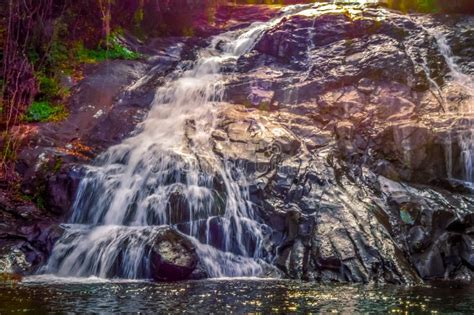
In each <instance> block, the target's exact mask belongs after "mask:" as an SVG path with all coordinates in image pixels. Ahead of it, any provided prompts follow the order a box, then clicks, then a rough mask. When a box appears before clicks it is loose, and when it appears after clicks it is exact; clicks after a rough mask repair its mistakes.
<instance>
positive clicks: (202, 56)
mask: <svg viewBox="0 0 474 315" xmlns="http://www.w3.org/2000/svg"><path fill="white" fill-rule="evenodd" d="M304 8H305V7H304V6H294V7H287V8H285V9H284V10H283V12H282V14H281V16H280V17H278V18H276V19H274V20H271V21H269V22H267V23H254V24H252V25H251V26H249V27H248V28H246V29H243V30H236V31H230V32H227V33H224V34H221V35H218V36H216V37H214V38H213V39H212V42H211V45H210V46H209V47H208V48H205V49H202V50H200V51H199V52H198V57H197V60H196V61H195V63H194V65H193V66H192V67H191V68H188V69H186V65H185V64H183V65H182V66H181V67H178V70H177V71H175V72H174V73H173V74H171V75H170V76H169V78H168V81H167V83H166V84H165V85H164V86H162V87H160V88H158V89H157V91H156V95H155V98H154V101H153V104H152V108H151V110H150V113H149V115H148V117H147V118H146V120H145V121H144V122H143V123H142V124H141V125H140V126H139V128H138V130H137V131H136V134H135V135H134V136H133V137H131V138H129V139H127V140H125V141H124V142H123V143H121V144H119V145H116V146H114V147H112V148H110V149H109V150H108V151H107V152H105V153H104V154H102V155H101V156H100V157H99V158H98V159H97V160H96V162H95V164H94V165H91V166H89V167H87V168H86V170H85V172H86V175H85V178H84V179H83V180H82V182H81V184H80V187H79V190H78V195H77V197H76V200H75V204H74V206H73V210H74V211H73V215H72V218H71V223H70V224H69V225H67V229H66V232H65V234H64V235H63V237H62V238H61V239H60V240H59V241H58V242H57V244H56V245H55V248H54V250H53V253H52V256H51V258H50V260H49V262H48V264H47V266H46V267H45V270H43V272H46V273H55V274H57V275H60V276H78V277H85V276H100V277H109V275H110V274H111V273H112V271H113V274H115V275H118V276H120V277H125V278H150V277H151V275H150V274H149V270H148V269H147V267H146V259H147V257H146V254H147V251H146V248H147V247H148V246H150V245H151V242H153V239H154V233H156V231H155V230H154V228H153V227H154V226H158V225H172V226H174V227H176V228H177V229H178V230H180V231H181V232H183V233H185V234H187V235H189V236H190V237H191V238H192V239H193V242H194V243H195V245H196V249H197V253H198V255H199V257H200V260H201V264H202V265H203V267H204V268H205V269H206V271H207V273H208V275H209V276H211V277H219V276H257V275H260V274H261V273H262V266H261V265H262V261H261V260H260V258H262V257H263V256H264V253H263V252H262V246H261V245H262V240H263V238H264V234H265V233H264V232H265V229H266V227H265V226H263V225H262V224H261V223H259V222H258V220H257V218H256V217H255V214H254V209H253V206H252V203H251V202H250V201H249V196H248V188H247V184H246V182H245V177H244V176H243V173H242V170H240V169H239V168H238V167H235V165H231V163H229V162H228V161H223V160H222V159H221V158H220V157H218V156H216V155H215V154H214V153H213V150H212V146H211V143H210V141H209V135H210V134H211V132H212V129H213V124H214V123H215V112H216V110H217V108H218V107H219V105H218V103H219V101H220V100H221V99H222V95H223V91H224V89H223V80H222V75H221V74H220V68H221V66H222V65H224V64H229V63H233V62H236V61H237V59H238V57H239V56H241V55H243V54H245V53H246V52H248V51H249V50H250V49H251V48H252V47H253V45H254V43H255V42H256V40H257V39H258V38H259V37H260V36H261V34H262V33H263V32H264V31H265V30H267V29H268V28H270V27H272V26H273V25H275V24H276V23H278V22H279V21H280V19H281V18H283V16H286V15H289V14H292V13H293V12H295V11H299V10H302V9H304ZM117 269H118V270H117Z"/></svg>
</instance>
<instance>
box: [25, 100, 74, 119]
mask: <svg viewBox="0 0 474 315" xmlns="http://www.w3.org/2000/svg"><path fill="white" fill-rule="evenodd" d="M65 115H66V111H65V109H64V107H63V106H61V105H57V106H52V105H51V104H50V103H49V102H46V101H42V102H33V103H32V104H31V105H30V107H28V110H27V111H26V114H25V115H24V120H25V121H28V122H37V121H57V120H61V119H63V118H64V116H65Z"/></svg>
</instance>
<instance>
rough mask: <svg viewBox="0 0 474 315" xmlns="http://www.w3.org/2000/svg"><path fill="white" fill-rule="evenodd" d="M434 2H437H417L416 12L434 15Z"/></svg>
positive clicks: (435, 10)
mask: <svg viewBox="0 0 474 315" xmlns="http://www.w3.org/2000/svg"><path fill="white" fill-rule="evenodd" d="M436 2H437V0H418V10H419V11H422V12H427V13H436V12H437V11H438V8H437V6H436Z"/></svg>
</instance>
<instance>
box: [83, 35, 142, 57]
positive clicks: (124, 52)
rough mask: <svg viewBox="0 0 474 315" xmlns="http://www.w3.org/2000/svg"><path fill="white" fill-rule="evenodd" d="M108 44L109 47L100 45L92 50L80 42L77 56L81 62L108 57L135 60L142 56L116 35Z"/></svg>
mask: <svg viewBox="0 0 474 315" xmlns="http://www.w3.org/2000/svg"><path fill="white" fill-rule="evenodd" d="M106 46H107V48H102V47H99V48H97V49H95V50H92V49H87V48H85V47H84V45H83V44H82V43H79V44H78V46H77V58H78V60H79V62H85V63H95V62H100V61H104V60H107V59H124V60H135V59H138V58H140V56H141V55H140V54H139V53H136V52H134V51H131V50H130V49H128V48H127V47H124V46H123V45H121V44H120V43H119V42H118V40H117V39H116V38H115V37H114V36H111V37H110V38H109V40H108V41H107V45H106Z"/></svg>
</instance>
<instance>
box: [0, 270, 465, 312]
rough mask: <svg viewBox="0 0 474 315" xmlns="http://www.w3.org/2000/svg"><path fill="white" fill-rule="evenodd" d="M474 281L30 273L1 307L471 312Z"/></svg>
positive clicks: (3, 294) (3, 289)
mask: <svg viewBox="0 0 474 315" xmlns="http://www.w3.org/2000/svg"><path fill="white" fill-rule="evenodd" d="M472 310H474V286H473V285H471V286H461V285H449V286H446V285H445V286H443V287H439V286H423V287H401V286H390V285H386V286H376V285H335V284H331V285H321V284H315V283H311V282H301V281H290V280H272V279H268V280H267V279H255V278H247V279H242V278H241V279H235V278H233V279H230V278H229V279H219V280H200V281H185V282H174V283H149V282H142V281H107V280H101V279H99V278H89V279H87V280H84V279H83V280H77V279H74V278H70V279H57V280H55V279H51V278H47V279H45V278H41V277H40V278H29V279H26V281H24V282H22V283H20V284H17V285H15V286H10V285H6V284H1V285H0V313H1V314H4V313H9V312H27V313H35V314H38V313H42V312H71V311H74V312H80V313H84V312H88V313H90V312H95V313H97V312H104V313H108V312H153V313H164V312H166V313H183V312H189V313H210V312H213V313H217V314H222V313H224V312H225V313H230V312H234V313H249V312H262V313H270V312H272V313H292V312H293V313H294V312H304V313H308V312H313V313H319V312H321V313H329V312H342V313H372V314H381V313H387V312H394V313H404V314H435V313H439V314H446V313H449V314H471V313H472Z"/></svg>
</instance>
